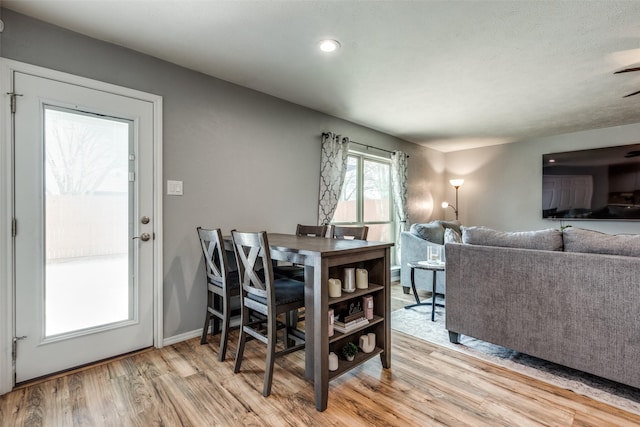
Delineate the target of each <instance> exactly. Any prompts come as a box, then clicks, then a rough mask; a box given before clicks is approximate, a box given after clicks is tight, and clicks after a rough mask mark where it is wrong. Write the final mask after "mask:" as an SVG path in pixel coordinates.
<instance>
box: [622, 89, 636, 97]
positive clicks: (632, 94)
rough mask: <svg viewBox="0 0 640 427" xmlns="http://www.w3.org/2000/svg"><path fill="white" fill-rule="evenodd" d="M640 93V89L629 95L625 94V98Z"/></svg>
mask: <svg viewBox="0 0 640 427" xmlns="http://www.w3.org/2000/svg"><path fill="white" fill-rule="evenodd" d="M639 93H640V90H639V91H637V92H633V93H630V94H629V95H625V96H623V98H628V97H630V96H633V95H637V94H639Z"/></svg>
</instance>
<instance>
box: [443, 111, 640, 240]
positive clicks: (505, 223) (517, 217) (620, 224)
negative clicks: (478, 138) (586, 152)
mask: <svg viewBox="0 0 640 427" xmlns="http://www.w3.org/2000/svg"><path fill="white" fill-rule="evenodd" d="M638 141H640V124H633V125H626V126H617V127H612V128H605V129H597V130H592V131H584V132H575V133H570V134H565V135H557V136H552V137H547V138H537V139H531V140H526V141H520V142H516V143H512V144H506V145H496V146H492V147H486V148H478V149H473V150H465V151H458V152H453V153H447V154H446V155H445V163H446V166H447V171H446V174H448V175H459V176H460V177H461V178H464V179H465V183H464V185H463V186H462V187H461V188H460V215H461V216H460V219H461V220H462V222H463V223H464V224H466V225H485V226H487V227H492V228H496V229H499V230H511V231H515V230H533V229H542V228H558V227H560V226H561V225H572V226H574V227H581V228H589V229H592V230H598V231H603V232H608V233H640V221H580V220H569V219H567V220H564V221H562V222H560V221H552V220H543V219H542V155H543V154H546V153H554V152H560V151H571V150H583V149H588V148H598V147H606V146H616V145H625V144H635V143H638Z"/></svg>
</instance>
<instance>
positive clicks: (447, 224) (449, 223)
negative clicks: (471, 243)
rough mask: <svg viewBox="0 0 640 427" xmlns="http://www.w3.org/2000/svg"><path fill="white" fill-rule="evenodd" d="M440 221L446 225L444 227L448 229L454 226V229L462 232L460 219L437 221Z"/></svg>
mask: <svg viewBox="0 0 640 427" xmlns="http://www.w3.org/2000/svg"><path fill="white" fill-rule="evenodd" d="M436 222H439V223H440V225H442V226H443V227H444V229H445V230H446V229H448V228H452V229H453V230H455V231H457V232H458V234H462V230H461V229H460V221H458V220H455V221H436Z"/></svg>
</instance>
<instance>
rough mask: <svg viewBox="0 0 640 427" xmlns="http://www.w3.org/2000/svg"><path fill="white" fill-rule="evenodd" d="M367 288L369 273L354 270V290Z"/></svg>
mask: <svg viewBox="0 0 640 427" xmlns="http://www.w3.org/2000/svg"><path fill="white" fill-rule="evenodd" d="M368 287H369V272H368V271H367V270H365V269H364V268H358V269H357V270H356V288H358V289H367V288H368Z"/></svg>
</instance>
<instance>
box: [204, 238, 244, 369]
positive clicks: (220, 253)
mask: <svg viewBox="0 0 640 427" xmlns="http://www.w3.org/2000/svg"><path fill="white" fill-rule="evenodd" d="M196 230H197V231H198V238H199V239H200V246H201V247H202V255H203V257H204V265H205V275H206V279H207V280H206V283H207V311H206V315H205V318H204V327H203V328H202V338H201V339H200V344H206V343H207V331H208V330H209V327H210V326H211V335H214V334H217V333H218V332H220V333H221V335H220V351H219V352H218V360H219V361H221V362H222V361H224V359H225V356H226V353H227V343H228V340H229V330H230V329H232V327H231V322H232V316H231V312H232V310H233V309H234V308H236V310H237V309H239V307H240V304H239V303H238V302H237V301H239V298H240V278H239V276H238V270H237V269H235V268H231V267H230V263H229V260H228V259H227V253H226V250H225V248H224V242H223V240H222V232H221V231H220V229H219V228H215V229H211V230H208V229H204V228H202V227H197V229H196ZM233 267H235V265H234V266H233ZM232 270H233V271H232ZM233 302H235V307H232V303H233ZM211 320H213V325H211ZM233 320H234V321H237V320H239V316H235V318H234V319H233ZM237 323H239V322H237Z"/></svg>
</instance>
